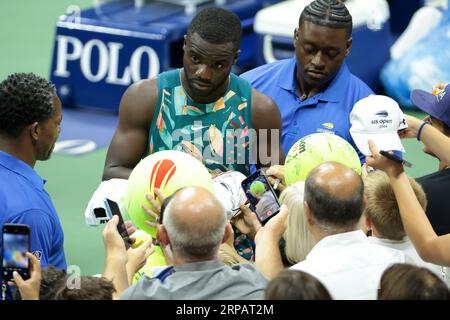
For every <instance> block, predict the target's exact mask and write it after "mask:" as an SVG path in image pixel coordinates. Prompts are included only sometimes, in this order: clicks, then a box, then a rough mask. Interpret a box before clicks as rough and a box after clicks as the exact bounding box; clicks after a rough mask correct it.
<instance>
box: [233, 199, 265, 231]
mask: <svg viewBox="0 0 450 320" xmlns="http://www.w3.org/2000/svg"><path fill="white" fill-rule="evenodd" d="M239 208H240V212H239V213H238V214H237V215H235V216H234V217H233V218H232V219H231V223H232V224H233V225H234V226H235V227H236V228H238V230H239V231H240V232H241V233H242V234H245V235H248V236H249V237H251V238H252V239H253V238H254V237H255V235H256V233H257V232H258V230H259V228H261V227H262V225H261V222H259V220H258V217H257V216H256V214H255V213H254V212H252V210H250V208H249V207H247V206H246V205H245V204H241V205H240V206H239Z"/></svg>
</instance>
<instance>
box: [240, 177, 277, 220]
mask: <svg viewBox="0 0 450 320" xmlns="http://www.w3.org/2000/svg"><path fill="white" fill-rule="evenodd" d="M242 188H243V189H244V192H245V195H246V196H247V199H248V201H249V203H250V209H251V210H252V211H253V212H254V213H256V215H257V217H258V219H259V221H261V223H262V224H265V223H266V222H267V221H268V220H269V219H270V218H272V217H273V216H274V215H276V214H277V213H278V212H279V211H280V203H279V202H278V199H277V196H276V194H275V191H274V190H273V189H272V186H271V185H270V183H269V181H268V180H267V178H266V176H265V175H264V174H263V173H262V172H261V171H260V170H258V171H256V172H255V173H253V174H252V175H251V176H249V177H248V178H246V179H245V180H244V181H242Z"/></svg>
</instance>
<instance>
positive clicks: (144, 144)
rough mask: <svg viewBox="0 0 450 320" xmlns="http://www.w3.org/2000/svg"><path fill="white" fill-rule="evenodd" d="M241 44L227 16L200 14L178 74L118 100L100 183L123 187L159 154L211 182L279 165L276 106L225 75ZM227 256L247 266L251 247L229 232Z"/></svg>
mask: <svg viewBox="0 0 450 320" xmlns="http://www.w3.org/2000/svg"><path fill="white" fill-rule="evenodd" d="M241 36H242V27H241V23H240V20H239V17H238V16H237V15H235V14H234V13H232V12H229V11H227V10H224V9H219V8H207V9H204V10H202V11H201V12H200V13H199V14H197V15H196V16H195V17H194V19H193V20H192V22H191V24H190V26H189V29H188V32H187V35H186V36H185V39H184V45H183V50H184V55H183V68H182V69H177V70H172V71H168V72H164V73H162V74H160V75H159V76H158V77H157V78H156V79H147V80H142V81H140V82H137V83H134V84H133V85H131V86H130V87H129V88H128V89H127V91H126V92H125V94H124V95H123V97H122V100H121V102H120V108H119V124H118V127H117V129H116V132H115V134H114V137H113V139H112V141H111V144H110V146H109V149H108V154H107V157H106V163H105V168H104V171H103V180H108V179H111V178H122V179H128V177H129V175H130V173H131V171H132V170H133V168H134V167H135V166H136V165H137V164H138V162H139V161H140V160H141V159H142V158H144V157H145V156H147V155H148V154H152V153H154V152H157V151H162V150H182V151H185V152H188V153H190V154H191V155H193V156H194V157H196V158H197V159H199V160H200V161H201V162H202V163H203V164H204V165H205V166H206V167H207V168H208V169H209V171H210V172H211V174H212V175H213V176H216V175H217V174H219V173H220V172H224V171H228V170H235V171H239V172H242V173H243V174H244V175H246V176H248V175H249V173H250V168H251V165H252V164H253V163H255V164H256V165H257V166H260V167H269V166H271V165H274V164H280V163H284V155H283V151H282V148H281V144H280V137H281V116H280V112H279V109H278V107H277V105H276V104H275V103H274V102H273V100H272V99H271V98H269V97H268V96H266V95H264V94H262V93H260V92H259V91H257V90H255V89H253V88H252V87H251V86H250V84H249V82H247V80H244V79H242V78H239V77H237V76H236V75H234V74H232V73H231V69H232V66H233V65H234V64H235V63H236V61H237V59H238V56H239V51H240V50H239V47H240V39H241ZM219 196H220V195H219ZM149 214H151V215H152V213H151V212H149ZM235 248H236V250H237V251H238V253H239V254H240V255H242V256H243V257H245V258H247V259H250V260H251V259H252V258H253V249H252V243H251V242H249V241H248V239H247V238H246V237H245V236H244V235H241V234H240V233H239V232H238V231H237V230H236V233H235Z"/></svg>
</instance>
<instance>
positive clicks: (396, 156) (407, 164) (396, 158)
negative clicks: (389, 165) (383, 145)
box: [380, 150, 412, 168]
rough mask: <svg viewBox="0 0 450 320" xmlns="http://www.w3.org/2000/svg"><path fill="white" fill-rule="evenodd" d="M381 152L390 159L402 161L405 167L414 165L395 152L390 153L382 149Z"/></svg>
mask: <svg viewBox="0 0 450 320" xmlns="http://www.w3.org/2000/svg"><path fill="white" fill-rule="evenodd" d="M380 154H381V155H382V156H384V157H386V158H388V159H391V160H393V161H395V162H398V163H402V164H403V165H404V166H405V167H408V168H411V167H412V163H411V162H408V161H406V160H404V159H402V158H400V157H399V156H398V155H396V154H394V153H390V152H388V151H385V150H380Z"/></svg>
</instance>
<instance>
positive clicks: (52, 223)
mask: <svg viewBox="0 0 450 320" xmlns="http://www.w3.org/2000/svg"><path fill="white" fill-rule="evenodd" d="M44 183H45V180H43V179H42V178H41V177H40V176H39V175H38V174H37V173H36V171H34V169H33V168H32V167H30V166H29V165H28V164H26V163H25V162H23V161H21V160H19V159H17V158H15V157H13V156H11V155H9V154H7V153H5V152H3V151H0V226H3V224H5V223H18V224H26V225H28V226H30V229H31V251H32V252H33V253H34V254H35V255H36V256H38V257H40V260H41V266H43V267H45V266H46V265H53V266H55V267H56V268H59V269H66V268H67V264H66V258H65V256H64V234H63V230H62V227H61V222H60V221H59V218H58V215H57V213H56V210H55V208H54V206H53V203H52V201H51V199H50V196H49V195H48V193H47V192H46V191H45V189H44ZM2 242H3V228H0V254H2V252H1V250H2V249H1V248H2ZM0 278H1V275H0Z"/></svg>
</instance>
